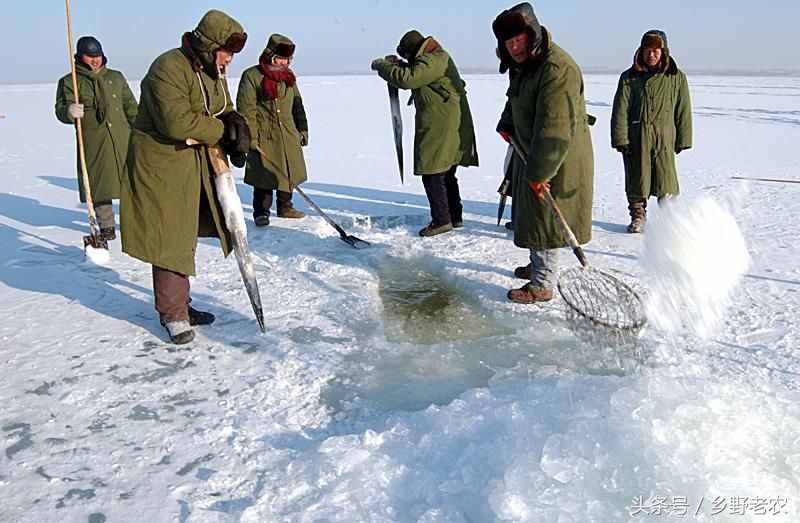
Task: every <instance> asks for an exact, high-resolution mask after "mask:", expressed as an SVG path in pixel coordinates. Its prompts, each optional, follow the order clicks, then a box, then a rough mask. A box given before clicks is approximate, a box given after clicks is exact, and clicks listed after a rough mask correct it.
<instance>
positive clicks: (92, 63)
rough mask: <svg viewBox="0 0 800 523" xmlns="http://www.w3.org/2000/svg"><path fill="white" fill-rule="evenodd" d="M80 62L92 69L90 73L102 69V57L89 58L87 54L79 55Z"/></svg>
mask: <svg viewBox="0 0 800 523" xmlns="http://www.w3.org/2000/svg"><path fill="white" fill-rule="evenodd" d="M81 62H83V63H85V64H86V65H88V66H89V67H91V68H92V71H97V70H98V69H100V68H101V67H103V57H102V56H89V55H88V54H84V55H81Z"/></svg>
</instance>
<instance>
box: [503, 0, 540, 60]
mask: <svg viewBox="0 0 800 523" xmlns="http://www.w3.org/2000/svg"><path fill="white" fill-rule="evenodd" d="M492 31H493V32H494V36H495V37H496V38H497V57H498V58H500V72H501V73H505V72H506V71H507V70H508V68H509V66H510V64H511V62H512V60H511V56H510V55H509V54H508V50H507V49H506V46H505V42H506V40H509V39H511V38H514V37H515V36H517V35H519V34H522V33H525V32H527V33H528V36H529V38H530V41H529V45H530V48H531V51H533V50H534V49H536V48H537V47H539V45H541V43H542V38H543V36H542V26H541V25H540V24H539V20H538V19H537V18H536V14H534V12H533V6H532V5H531V4H530V3H528V2H523V3H521V4H517V5H515V6H514V7H512V8H511V9H506V10H505V11H503V12H502V13H500V14H499V15H497V18H495V19H494V22H492Z"/></svg>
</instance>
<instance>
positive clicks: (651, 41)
mask: <svg viewBox="0 0 800 523" xmlns="http://www.w3.org/2000/svg"><path fill="white" fill-rule="evenodd" d="M641 47H643V48H645V47H646V48H649V49H667V50H668V49H669V45H667V33H665V32H664V31H661V30H660V29H651V30H649V31H647V32H646V33H645V34H643V35H642V43H641Z"/></svg>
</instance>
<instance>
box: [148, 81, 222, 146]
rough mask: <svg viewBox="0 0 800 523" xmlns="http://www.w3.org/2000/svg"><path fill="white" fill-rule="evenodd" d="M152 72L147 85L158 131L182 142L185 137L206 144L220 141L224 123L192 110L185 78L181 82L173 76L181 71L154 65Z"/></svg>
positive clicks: (152, 113) (154, 123)
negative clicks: (171, 70) (172, 70)
mask: <svg viewBox="0 0 800 523" xmlns="http://www.w3.org/2000/svg"><path fill="white" fill-rule="evenodd" d="M152 72H153V73H154V74H153V76H152V77H151V78H150V88H151V91H152V94H153V96H152V97H151V98H150V99H151V100H152V102H153V105H154V109H155V110H153V111H151V115H152V116H153V125H154V126H155V128H156V130H157V131H158V133H159V134H160V135H162V136H164V137H166V138H169V139H171V140H175V141H176V142H185V141H186V139H187V138H194V139H195V140H199V141H200V142H202V143H207V144H215V143H217V142H219V140H220V138H222V133H223V131H224V128H225V126H224V125H223V123H222V121H221V120H219V119H218V118H215V117H213V116H207V115H205V114H201V113H199V112H197V111H192V109H191V103H190V101H189V96H188V94H187V90H186V88H185V85H186V80H183V81H182V82H181V81H178V79H177V78H174V75H175V74H180V73H172V72H170V71H169V69H167V68H156V69H154V70H152ZM189 81H191V80H189ZM195 82H197V83H199V82H200V80H195ZM181 84H183V86H184V87H181Z"/></svg>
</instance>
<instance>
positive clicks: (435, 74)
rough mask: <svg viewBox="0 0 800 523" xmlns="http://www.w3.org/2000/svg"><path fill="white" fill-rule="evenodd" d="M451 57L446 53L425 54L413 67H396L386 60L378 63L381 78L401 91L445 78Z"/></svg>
mask: <svg viewBox="0 0 800 523" xmlns="http://www.w3.org/2000/svg"><path fill="white" fill-rule="evenodd" d="M448 62H449V56H448V55H447V54H445V53H441V54H439V55H437V54H436V53H429V54H424V55H422V56H420V57H418V58H417V59H416V60H414V63H413V64H411V65H399V64H398V65H394V64H392V63H390V62H388V61H386V60H382V61H380V62H379V63H378V66H377V71H378V74H379V75H380V77H381V78H383V79H384V80H386V81H387V82H389V83H390V84H392V85H394V86H396V87H398V88H400V89H419V88H420V87H423V86H425V85H428V84H429V83H431V82H434V81H436V80H438V79H439V78H441V77H442V76H444V74H445V72H447V65H448Z"/></svg>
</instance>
